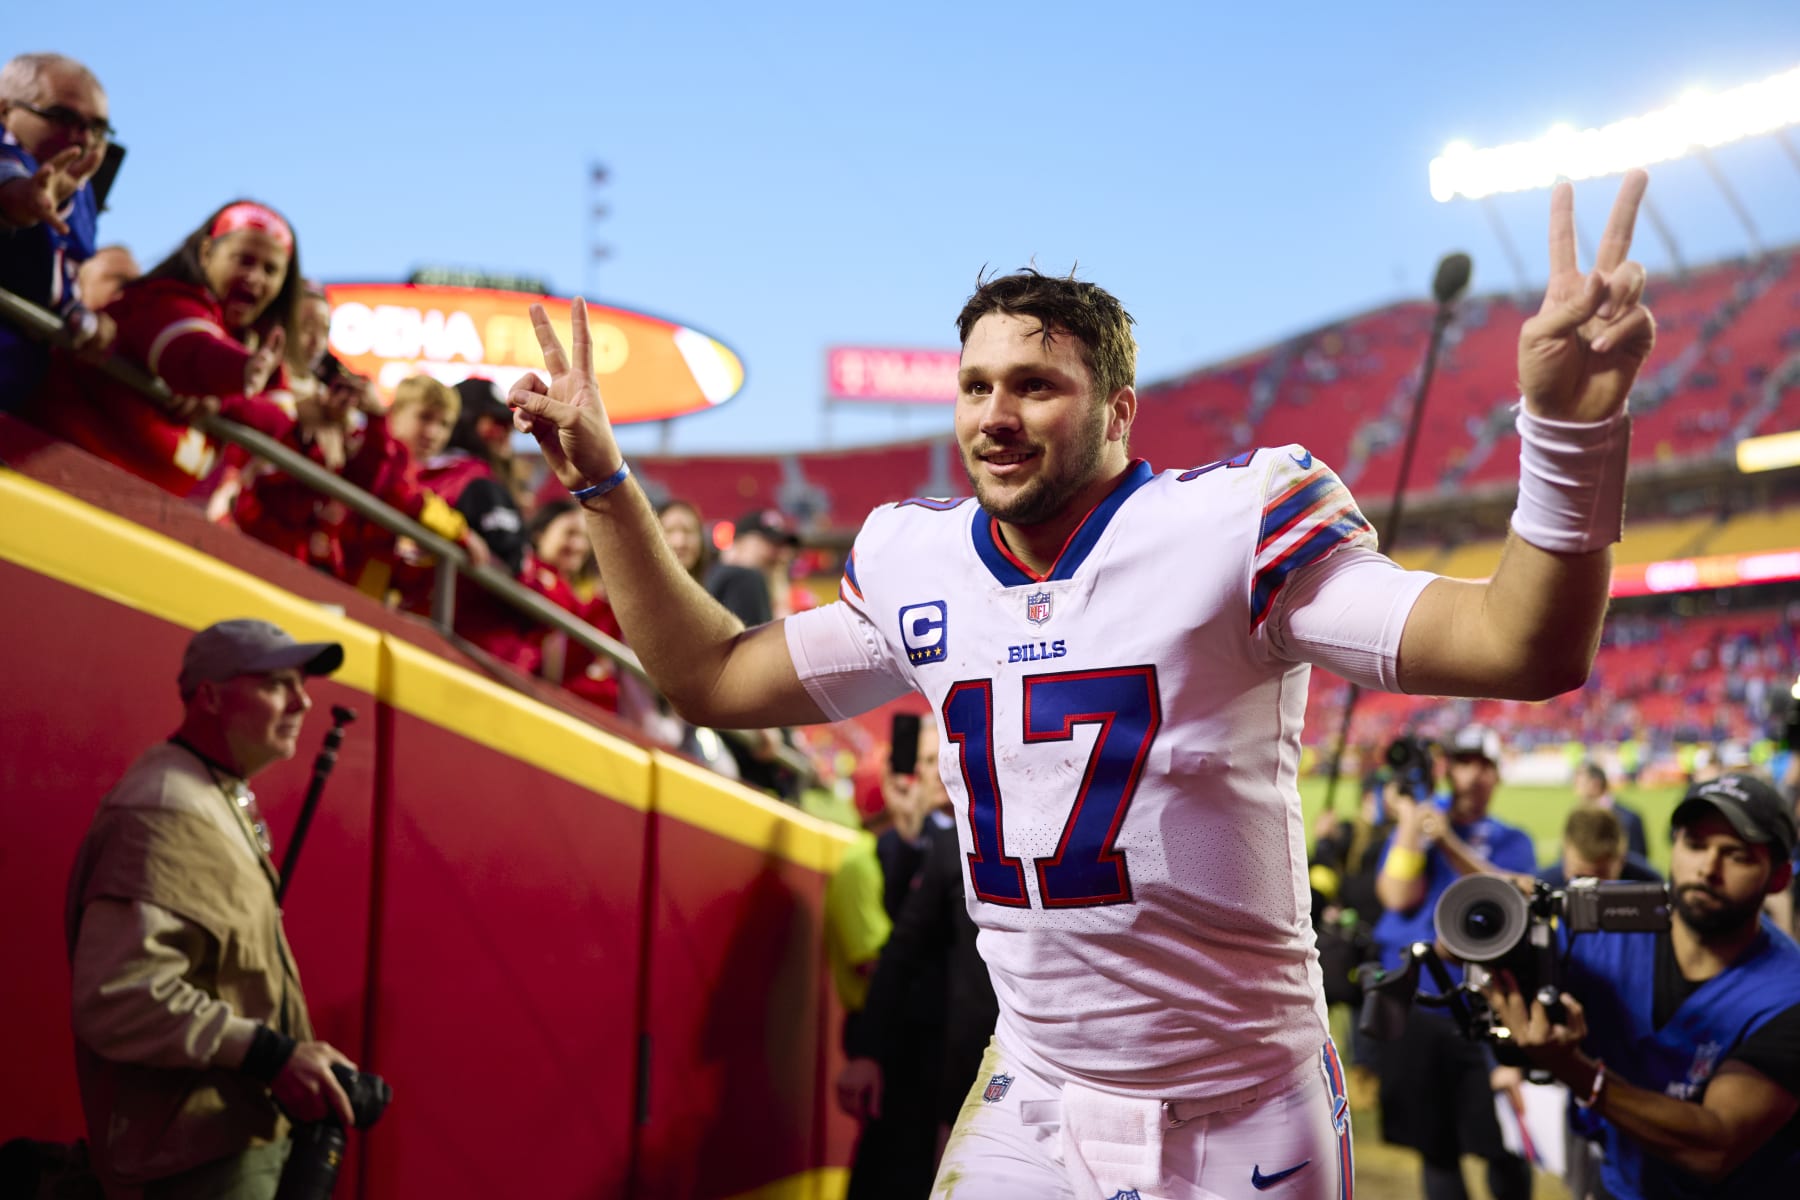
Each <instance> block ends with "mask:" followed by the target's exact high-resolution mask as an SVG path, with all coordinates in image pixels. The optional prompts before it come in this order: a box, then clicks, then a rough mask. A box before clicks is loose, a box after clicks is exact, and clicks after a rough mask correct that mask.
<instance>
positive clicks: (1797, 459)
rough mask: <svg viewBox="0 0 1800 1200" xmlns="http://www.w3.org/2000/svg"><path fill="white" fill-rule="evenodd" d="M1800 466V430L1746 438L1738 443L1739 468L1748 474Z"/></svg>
mask: <svg viewBox="0 0 1800 1200" xmlns="http://www.w3.org/2000/svg"><path fill="white" fill-rule="evenodd" d="M1794 466H1800V430H1794V431H1791V432H1788V433H1771V434H1767V435H1765V436H1763V437H1752V438H1745V439H1744V440H1743V441H1741V442H1739V443H1738V444H1737V468H1738V470H1740V471H1742V472H1743V473H1744V474H1746V475H1751V474H1754V473H1756V472H1757V471H1779V470H1781V469H1782V468H1783V467H1794Z"/></svg>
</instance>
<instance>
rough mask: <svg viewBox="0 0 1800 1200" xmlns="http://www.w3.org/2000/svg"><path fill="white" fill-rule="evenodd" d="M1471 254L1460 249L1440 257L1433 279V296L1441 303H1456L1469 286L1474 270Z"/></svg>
mask: <svg viewBox="0 0 1800 1200" xmlns="http://www.w3.org/2000/svg"><path fill="white" fill-rule="evenodd" d="M1473 269H1474V268H1473V264H1472V263H1471V262H1470V261H1469V256H1468V255H1466V254H1464V253H1462V252H1461V251H1458V252H1456V253H1454V254H1446V255H1444V257H1442V258H1440V259H1438V265H1437V274H1436V275H1434V276H1432V279H1431V296H1432V299H1434V300H1436V301H1437V302H1438V303H1439V304H1440V305H1447V304H1454V303H1456V298H1457V297H1458V296H1461V295H1462V294H1463V292H1464V291H1465V290H1467V288H1468V286H1469V274H1470V272H1471V271H1472V270H1473Z"/></svg>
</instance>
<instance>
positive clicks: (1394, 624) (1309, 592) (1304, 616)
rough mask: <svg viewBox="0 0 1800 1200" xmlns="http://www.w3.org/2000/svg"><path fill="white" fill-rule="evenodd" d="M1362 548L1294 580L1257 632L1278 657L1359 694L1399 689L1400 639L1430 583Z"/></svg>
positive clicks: (1328, 560)
mask: <svg viewBox="0 0 1800 1200" xmlns="http://www.w3.org/2000/svg"><path fill="white" fill-rule="evenodd" d="M1435 578H1437V577H1436V576H1435V575H1432V574H1431V573H1430V572H1428V571H1407V570H1404V569H1402V568H1401V566H1400V564H1398V563H1396V562H1395V561H1394V560H1393V559H1391V558H1388V557H1387V556H1386V555H1383V554H1379V553H1377V552H1376V551H1375V550H1373V549H1371V548H1369V547H1367V546H1362V545H1353V546H1349V547H1345V548H1344V549H1343V551H1342V553H1338V554H1333V555H1331V556H1330V557H1328V558H1326V559H1324V560H1323V561H1320V562H1316V563H1313V564H1312V565H1310V566H1307V567H1305V568H1304V569H1302V570H1300V571H1297V572H1295V573H1294V575H1293V577H1292V578H1291V579H1289V580H1287V581H1286V583H1285V584H1284V586H1283V587H1282V590H1281V592H1280V594H1279V595H1278V596H1277V597H1276V600H1275V605H1274V608H1273V609H1272V610H1271V612H1270V614H1269V617H1268V619H1267V620H1266V621H1264V622H1263V625H1262V627H1261V629H1260V631H1259V632H1260V634H1261V636H1262V637H1263V638H1264V639H1265V641H1266V644H1267V645H1268V647H1269V649H1270V651H1271V652H1272V653H1273V654H1274V655H1275V657H1277V658H1280V659H1284V660H1286V661H1289V662H1306V663H1312V664H1313V665H1314V666H1320V667H1324V668H1325V669H1326V670H1328V671H1331V672H1333V673H1334V674H1336V675H1339V676H1341V677H1343V678H1345V679H1348V680H1350V681H1351V682H1353V683H1356V684H1358V685H1359V686H1361V687H1367V688H1375V689H1377V690H1379V691H1384V692H1397V691H1399V690H1400V637H1401V635H1402V634H1403V633H1405V631H1406V619H1407V617H1408V616H1410V615H1411V613H1412V609H1413V605H1414V604H1415V603H1417V602H1418V599H1419V594H1420V593H1421V592H1423V591H1424V590H1425V587H1426V585H1427V584H1429V583H1430V582H1431V581H1432V580H1433V579H1435Z"/></svg>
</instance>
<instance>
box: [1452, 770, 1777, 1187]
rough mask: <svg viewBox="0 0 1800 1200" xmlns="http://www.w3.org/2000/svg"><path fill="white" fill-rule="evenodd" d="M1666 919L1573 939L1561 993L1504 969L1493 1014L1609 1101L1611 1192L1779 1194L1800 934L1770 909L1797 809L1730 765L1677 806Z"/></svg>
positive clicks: (1560, 1071) (1591, 1100)
mask: <svg viewBox="0 0 1800 1200" xmlns="http://www.w3.org/2000/svg"><path fill="white" fill-rule="evenodd" d="M1672 825H1673V827H1674V846H1673V849H1672V851H1671V853H1670V884H1671V900H1672V902H1673V910H1674V911H1673V915H1672V921H1671V924H1670V928H1669V930H1668V931H1667V932H1665V933H1647V932H1646V933H1623V932H1604V931H1601V932H1590V933H1582V934H1577V935H1573V936H1572V937H1568V938H1567V944H1566V946H1565V947H1564V951H1565V960H1566V970H1565V971H1564V973H1563V977H1562V984H1563V988H1564V995H1563V1003H1564V1005H1565V1006H1566V1008H1567V1014H1566V1021H1565V1022H1564V1023H1561V1024H1557V1023H1553V1021H1552V1018H1551V1017H1550V1015H1549V1014H1548V1013H1547V1012H1546V1010H1545V1007H1544V1005H1543V1004H1541V1003H1538V1002H1536V1001H1528V1000H1527V999H1526V998H1525V997H1524V996H1522V995H1521V994H1520V991H1519V988H1518V986H1517V981H1516V980H1514V979H1513V978H1512V976H1511V974H1510V973H1509V972H1501V973H1499V975H1498V976H1497V977H1496V978H1495V979H1494V981H1493V982H1492V983H1490V985H1489V987H1488V988H1487V996H1488V1001H1489V1003H1490V1004H1492V1005H1493V1006H1494V1010H1495V1015H1496V1016H1497V1017H1498V1018H1499V1019H1500V1020H1502V1021H1504V1023H1505V1024H1506V1026H1507V1027H1508V1028H1509V1029H1510V1030H1511V1031H1512V1035H1513V1039H1514V1040H1515V1041H1516V1043H1517V1044H1518V1045H1519V1047H1520V1048H1521V1049H1523V1050H1524V1051H1525V1052H1526V1054H1527V1056H1528V1057H1529V1058H1530V1059H1531V1061H1532V1062H1533V1063H1534V1064H1536V1065H1537V1066H1539V1067H1542V1068H1544V1069H1546V1070H1548V1071H1549V1072H1550V1073H1551V1074H1553V1075H1554V1076H1555V1077H1556V1078H1557V1079H1559V1080H1560V1081H1561V1082H1563V1083H1564V1084H1566V1085H1567V1086H1568V1087H1569V1089H1570V1091H1571V1092H1572V1093H1573V1095H1574V1096H1575V1099H1576V1102H1577V1103H1578V1104H1580V1105H1582V1106H1583V1107H1585V1108H1587V1109H1588V1110H1589V1112H1590V1113H1592V1114H1595V1115H1598V1116H1599V1118H1600V1119H1601V1120H1600V1124H1601V1129H1602V1134H1603V1137H1604V1141H1605V1147H1606V1161H1605V1165H1604V1166H1603V1168H1602V1178H1603V1181H1604V1184H1605V1188H1606V1192H1607V1194H1608V1195H1610V1196H1611V1197H1612V1198H1613V1200H1698V1198H1700V1197H1731V1198H1732V1200H1775V1198H1777V1197H1782V1198H1786V1197H1792V1196H1793V1195H1795V1189H1796V1187H1797V1186H1800V1182H1797V1181H1800V947H1796V945H1795V944H1794V942H1793V941H1792V939H1790V938H1789V937H1788V936H1787V935H1786V934H1784V933H1782V932H1780V931H1778V930H1776V929H1775V927H1774V926H1773V925H1771V924H1770V923H1769V922H1768V921H1766V920H1764V919H1763V916H1762V904H1763V898H1764V897H1765V896H1768V895H1771V894H1774V893H1777V892H1779V891H1781V890H1783V889H1785V888H1786V887H1787V886H1788V882H1789V878H1790V876H1791V875H1792V872H1793V867H1792V865H1791V863H1790V861H1789V860H1790V856H1791V854H1792V852H1793V849H1794V841H1795V824H1794V816H1793V813H1792V812H1791V811H1790V810H1789V808H1788V806H1787V805H1786V804H1784V803H1783V802H1782V801H1781V798H1780V797H1779V796H1778V795H1777V794H1776V792H1775V789H1774V788H1772V787H1770V786H1769V784H1767V783H1766V782H1764V781H1762V780H1760V779H1758V778H1756V777H1754V776H1751V775H1745V774H1728V775H1723V776H1721V777H1719V778H1718V779H1714V780H1711V781H1708V782H1705V783H1697V784H1695V785H1694V786H1693V787H1691V788H1690V789H1689V790H1688V792H1687V794H1686V795H1685V796H1684V797H1683V798H1682V801H1681V803H1680V804H1679V805H1678V806H1677V807H1676V809H1675V814H1674V818H1673V821H1672Z"/></svg>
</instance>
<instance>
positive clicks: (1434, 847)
mask: <svg viewBox="0 0 1800 1200" xmlns="http://www.w3.org/2000/svg"><path fill="white" fill-rule="evenodd" d="M1447 750H1448V753H1449V766H1448V768H1447V770H1446V774H1447V775H1448V776H1449V781H1450V789H1451V798H1450V804H1449V806H1448V808H1447V809H1445V808H1441V807H1440V806H1438V805H1437V804H1435V803H1429V802H1424V803H1422V802H1420V801H1417V800H1413V799H1411V798H1409V797H1406V796H1401V795H1395V796H1394V797H1392V799H1391V803H1392V805H1393V808H1394V815H1395V820H1396V825H1395V829H1394V834H1393V836H1392V837H1391V838H1390V839H1389V840H1388V844H1387V851H1386V854H1385V855H1384V856H1383V858H1382V861H1381V873H1380V875H1378V876H1377V877H1376V881H1375V886H1376V892H1377V895H1378V896H1379V897H1380V899H1381V903H1382V906H1383V907H1384V908H1385V909H1386V910H1387V911H1386V912H1385V913H1383V914H1382V917H1381V919H1380V921H1378V922H1377V923H1376V925H1375V944H1376V947H1377V949H1378V950H1379V951H1380V954H1381V961H1382V964H1383V965H1384V966H1386V967H1387V968H1389V969H1390V970H1392V969H1396V968H1398V967H1399V966H1400V961H1401V957H1402V954H1403V953H1404V951H1405V948H1406V947H1407V946H1409V945H1411V944H1412V943H1413V942H1417V941H1426V942H1429V941H1433V940H1435V938H1436V932H1435V930H1434V928H1433V925H1432V919H1433V916H1434V914H1435V913H1436V911H1437V903H1438V900H1439V899H1440V898H1441V897H1442V896H1443V894H1444V891H1445V890H1446V889H1447V888H1449V886H1450V885H1451V884H1452V883H1454V882H1456V881H1457V880H1458V879H1461V878H1462V877H1463V876H1465V875H1473V874H1478V873H1482V872H1487V871H1491V870H1494V869H1498V870H1501V871H1506V872H1511V873H1513V874H1517V875H1530V874H1533V873H1534V872H1535V871H1536V870H1537V855H1536V852H1535V851H1534V849H1533V848H1532V844H1531V838H1530V836H1529V835H1527V834H1526V833H1525V832H1524V831H1523V830H1519V829H1515V828H1513V827H1512V826H1510V825H1504V824H1502V823H1501V822H1499V821H1496V820H1495V819H1494V818H1492V817H1490V816H1488V805H1489V803H1490V802H1491V801H1492V799H1493V795H1494V788H1495V786H1496V785H1497V784H1498V783H1499V782H1500V753H1501V751H1500V739H1499V737H1498V736H1497V735H1495V734H1494V733H1493V732H1492V731H1491V730H1488V729H1485V728H1483V727H1481V726H1478V725H1472V726H1469V727H1467V728H1465V729H1463V730H1462V731H1461V732H1459V733H1458V734H1457V735H1456V736H1455V738H1453V739H1452V740H1451V742H1450V744H1449V746H1448V747H1447ZM1378 1059H1379V1065H1378V1068H1377V1069H1378V1071H1379V1072H1380V1075H1381V1132H1382V1136H1383V1137H1384V1138H1385V1139H1386V1140H1387V1141H1389V1142H1393V1143H1395V1144H1396V1145H1401V1146H1410V1147H1412V1148H1413V1149H1415V1150H1417V1151H1418V1152H1419V1153H1420V1155H1421V1156H1422V1158H1423V1163H1422V1167H1423V1172H1424V1190H1425V1197H1426V1200H1464V1198H1465V1197H1466V1196H1467V1195H1468V1193H1467V1191H1466V1190H1465V1189H1464V1186H1463V1178H1462V1161H1461V1160H1462V1156H1463V1155H1464V1154H1474V1155H1477V1156H1479V1157H1481V1158H1483V1159H1485V1160H1487V1164H1488V1172H1487V1175H1488V1190H1489V1192H1490V1193H1491V1194H1492V1195H1493V1197H1494V1200H1522V1198H1524V1197H1528V1196H1530V1195H1531V1164H1530V1163H1528V1162H1526V1161H1525V1160H1524V1159H1523V1158H1521V1157H1519V1156H1518V1155H1516V1154H1511V1153H1509V1152H1508V1151H1507V1149H1506V1146H1505V1143H1504V1142H1503V1141H1502V1140H1501V1135H1500V1123H1499V1120H1498V1118H1497V1117H1496V1116H1495V1112H1494V1095H1493V1093H1494V1092H1497V1091H1501V1090H1503V1089H1505V1088H1514V1087H1516V1086H1517V1085H1518V1083H1519V1082H1520V1081H1519V1079H1518V1078H1516V1075H1517V1072H1516V1071H1515V1070H1514V1069H1512V1068H1501V1067H1498V1066H1497V1065H1496V1064H1495V1063H1494V1062H1493V1060H1492V1057H1491V1055H1490V1053H1489V1051H1488V1050H1487V1049H1486V1048H1485V1047H1483V1046H1479V1045H1477V1044H1475V1043H1473V1042H1470V1041H1467V1040H1465V1039H1464V1038H1463V1036H1462V1035H1461V1033H1459V1032H1458V1030H1457V1028H1456V1025H1455V1024H1454V1023H1453V1022H1452V1021H1451V1020H1450V1018H1449V1017H1448V1016H1446V1015H1444V1014H1443V1013H1441V1012H1437V1011H1432V1010H1427V1009H1423V1008H1420V1007H1419V1006H1417V1005H1415V1006H1413V1008H1412V1009H1411V1011H1410V1012H1409V1013H1408V1014H1407V1018H1406V1031H1405V1033H1404V1034H1402V1036H1401V1037H1400V1038H1399V1039H1397V1040H1396V1041H1392V1042H1389V1043H1387V1044H1385V1045H1383V1046H1381V1047H1380V1049H1379V1052H1378Z"/></svg>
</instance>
